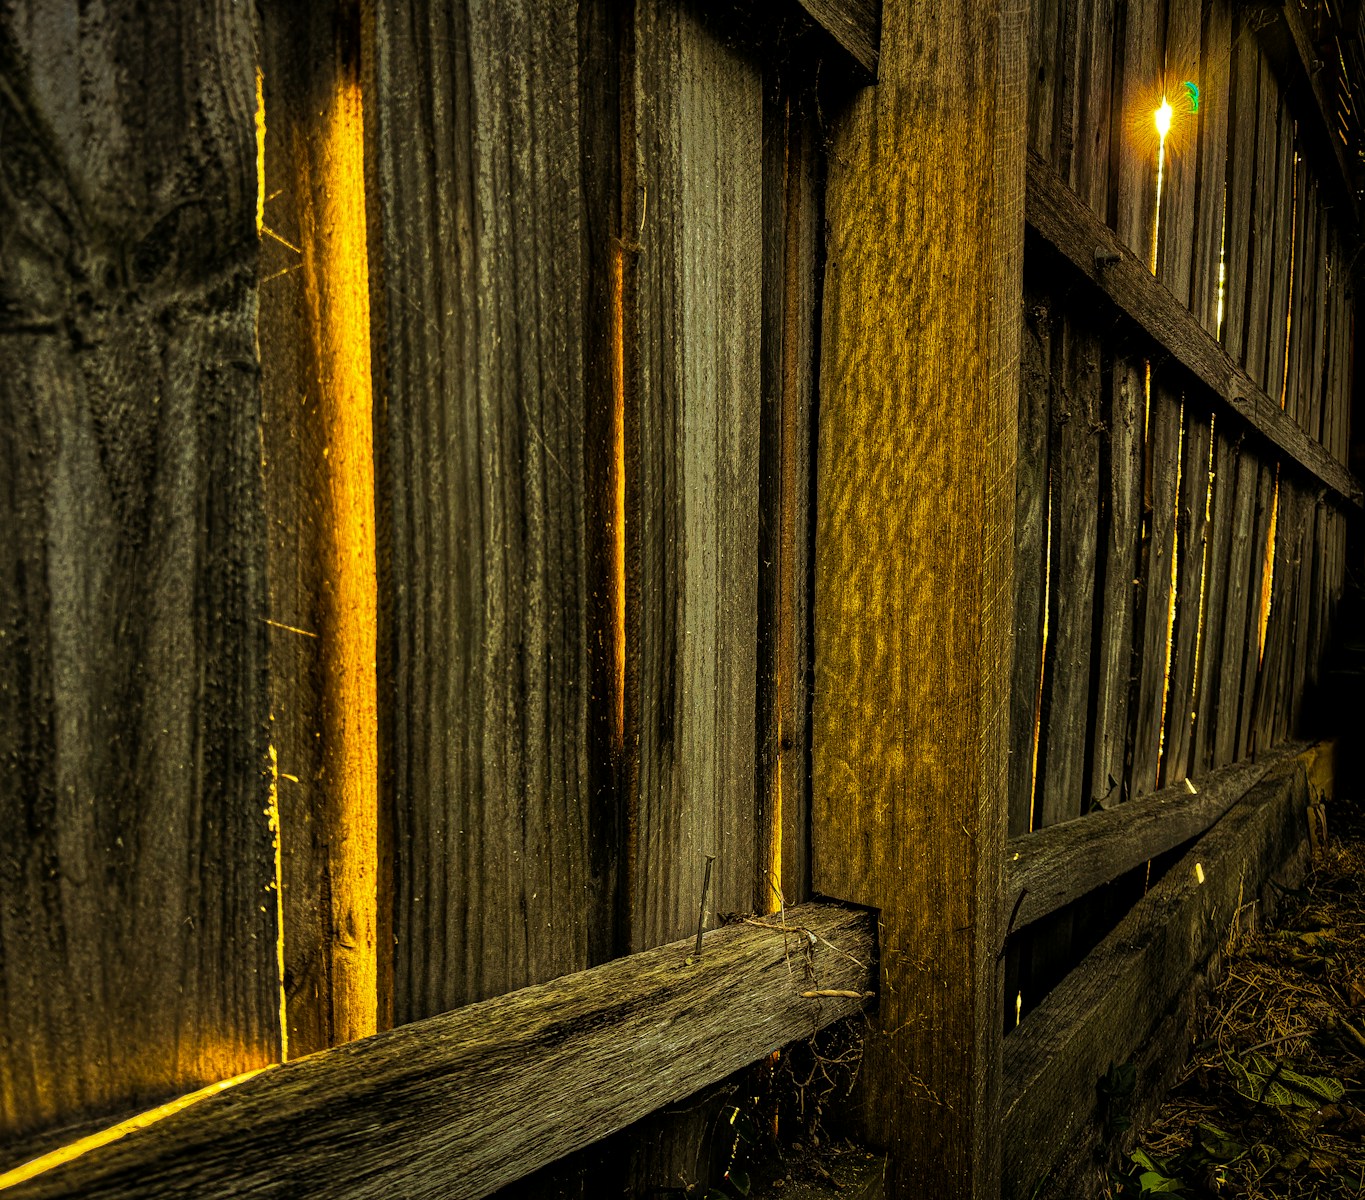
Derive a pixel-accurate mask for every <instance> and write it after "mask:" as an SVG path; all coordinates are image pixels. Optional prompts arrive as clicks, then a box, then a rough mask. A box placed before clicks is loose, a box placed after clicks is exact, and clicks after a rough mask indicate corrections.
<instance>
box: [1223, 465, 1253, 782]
mask: <svg viewBox="0 0 1365 1200" xmlns="http://www.w3.org/2000/svg"><path fill="white" fill-rule="evenodd" d="M1260 473H1261V468H1260V462H1259V461H1258V459H1257V458H1256V456H1255V454H1254V452H1253V451H1252V450H1249V449H1248V448H1247V445H1246V441H1245V440H1243V441H1242V442H1240V443H1239V446H1238V450H1237V466H1236V482H1235V483H1234V484H1233V497H1232V516H1231V537H1230V540H1229V549H1228V560H1227V561H1228V565H1227V586H1226V588H1225V590H1224V592H1223V612H1224V619H1223V639H1222V647H1221V650H1220V653H1219V666H1218V715H1217V721H1218V727H1217V731H1216V733H1215V735H1214V754H1213V765H1214V766H1217V767H1221V766H1225V765H1226V764H1227V763H1230V762H1233V761H1234V760H1235V759H1236V758H1237V757H1238V745H1239V743H1238V730H1239V729H1240V725H1239V720H1240V716H1241V709H1242V703H1243V700H1244V698H1245V697H1246V695H1247V694H1248V693H1247V692H1246V691H1244V690H1243V680H1244V669H1245V663H1246V646H1247V645H1248V643H1249V642H1250V641H1251V640H1252V639H1254V637H1255V631H1254V630H1253V629H1252V628H1251V623H1250V598H1249V579H1250V572H1251V559H1252V555H1253V554H1254V553H1255V551H1254V549H1253V546H1252V537H1253V531H1254V529H1255V520H1256V490H1257V486H1258V484H1259V482H1260ZM1249 631H1250V632H1249ZM1249 682H1250V684H1251V685H1254V683H1255V678H1254V676H1253V678H1252V680H1251V681H1249Z"/></svg>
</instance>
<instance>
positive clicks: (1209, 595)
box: [1194, 422, 1241, 773]
mask: <svg viewBox="0 0 1365 1200" xmlns="http://www.w3.org/2000/svg"><path fill="white" fill-rule="evenodd" d="M1227 424H1229V422H1219V423H1218V424H1217V427H1216V429H1215V433H1214V439H1213V440H1214V448H1213V480H1212V484H1211V487H1212V489H1213V491H1212V496H1211V502H1210V515H1209V526H1210V528H1209V532H1208V564H1207V568H1206V572H1205V576H1206V584H1205V590H1206V595H1205V598H1204V633H1203V636H1202V637H1201V638H1200V640H1199V689H1198V692H1197V694H1196V697H1195V705H1194V730H1195V732H1194V738H1195V744H1196V747H1197V749H1196V752H1195V755H1194V761H1195V762H1196V763H1197V766H1198V768H1199V771H1200V772H1201V773H1202V772H1203V771H1207V770H1209V769H1211V768H1212V767H1213V766H1214V764H1215V762H1216V761H1218V737H1217V735H1218V729H1219V723H1220V716H1219V714H1220V712H1221V711H1222V708H1223V705H1224V703H1225V702H1227V701H1229V700H1230V701H1232V702H1233V703H1235V697H1232V696H1231V695H1227V696H1225V694H1224V692H1223V680H1224V667H1225V664H1226V659H1225V654H1226V648H1225V642H1224V637H1223V633H1224V626H1225V623H1226V621H1227V619H1228V593H1229V580H1230V568H1229V561H1230V558H1231V555H1232V549H1233V537H1234V534H1235V530H1234V523H1235V516H1236V511H1237V510H1236V489H1237V461H1238V451H1239V446H1240V444H1241V432H1240V431H1237V432H1229V430H1228V429H1227V428H1225V426H1226V425H1227Z"/></svg>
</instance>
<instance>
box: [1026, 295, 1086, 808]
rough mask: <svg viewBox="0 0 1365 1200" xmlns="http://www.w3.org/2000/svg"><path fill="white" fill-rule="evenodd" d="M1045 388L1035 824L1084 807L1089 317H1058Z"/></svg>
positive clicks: (1076, 314)
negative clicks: (1053, 378) (1043, 626)
mask: <svg viewBox="0 0 1365 1200" xmlns="http://www.w3.org/2000/svg"><path fill="white" fill-rule="evenodd" d="M1058 330H1059V333H1060V337H1059V338H1058V339H1057V341H1058V345H1057V347H1056V351H1055V364H1056V366H1055V370H1056V372H1057V375H1058V386H1057V387H1055V388H1053V389H1052V393H1051V395H1052V406H1051V407H1052V411H1051V420H1050V425H1051V450H1050V454H1049V459H1048V462H1049V476H1050V480H1051V482H1050V487H1049V504H1048V508H1049V512H1050V516H1051V530H1050V533H1049V536H1048V544H1049V546H1050V549H1051V563H1050V564H1049V572H1050V575H1051V578H1052V579H1053V580H1055V581H1056V586H1055V587H1052V588H1050V589H1049V594H1048V610H1049V611H1048V619H1047V620H1048V638H1047V654H1046V658H1047V662H1046V665H1045V667H1044V681H1043V706H1042V724H1043V726H1044V729H1043V732H1042V734H1041V735H1040V736H1041V737H1042V739H1043V752H1042V753H1041V754H1040V757H1039V762H1040V770H1039V776H1038V780H1037V791H1036V796H1035V800H1034V805H1033V809H1034V826H1035V827H1036V826H1039V825H1052V824H1055V823H1056V822H1058V821H1065V820H1069V819H1070V818H1072V817H1078V816H1080V815H1081V813H1082V812H1083V811H1084V808H1085V796H1086V786H1085V784H1086V780H1085V770H1086V750H1087V738H1088V735H1089V732H1090V713H1091V709H1092V708H1093V705H1092V703H1091V664H1090V655H1091V647H1092V644H1093V641H1094V638H1093V636H1092V628H1091V627H1092V623H1093V618H1094V612H1095V549H1096V522H1097V515H1098V510H1099V465H1100V430H1101V428H1102V424H1101V418H1100V406H1101V395H1100V339H1099V336H1098V335H1097V333H1096V332H1095V331H1094V329H1093V328H1092V327H1091V326H1090V323H1089V322H1088V321H1087V320H1086V318H1085V317H1084V316H1083V315H1081V314H1079V313H1075V314H1067V315H1065V316H1063V317H1062V318H1061V320H1060V321H1059V322H1058Z"/></svg>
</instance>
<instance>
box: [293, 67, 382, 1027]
mask: <svg viewBox="0 0 1365 1200" xmlns="http://www.w3.org/2000/svg"><path fill="white" fill-rule="evenodd" d="M320 135H321V136H320V140H319V151H318V159H317V160H316V161H317V162H318V164H319V166H320V172H319V174H320V177H321V183H322V186H321V187H318V188H316V189H315V193H314V194H315V198H316V200H315V202H316V205H317V207H316V211H315V221H316V225H315V228H314V231H313V232H314V237H313V246H312V251H313V252H312V253H311V254H308V255H307V256H306V265H305V280H306V288H307V294H308V297H309V303H310V305H313V306H314V312H313V328H314V330H315V331H316V332H315V336H316V337H317V339H318V345H317V355H318V363H319V367H320V369H321V375H322V380H321V382H322V387H321V395H320V401H321V402H320V404H319V413H320V415H321V420H322V426H323V435H324V444H325V446H326V451H325V460H324V464H325V465H324V469H323V470H324V476H325V479H326V488H327V504H328V510H329V516H330V520H329V522H328V526H327V529H328V534H327V545H326V550H325V555H326V562H325V571H326V574H327V581H328V584H329V585H330V587H329V588H328V589H327V593H328V594H327V610H326V614H327V629H326V633H325V634H324V645H325V649H324V654H325V656H326V664H327V665H326V670H325V671H324V683H323V692H324V695H323V706H324V722H325V729H326V733H325V744H326V745H325V754H326V756H327V761H326V764H325V769H326V770H327V772H328V775H329V776H330V778H331V779H332V780H333V781H334V787H335V789H336V790H335V793H334V797H333V800H334V805H335V807H334V811H333V813H332V825H331V829H330V831H329V833H330V837H329V843H328V847H327V855H328V870H329V874H330V878H331V914H330V916H331V925H330V927H331V931H332V946H331V953H332V1005H333V1020H334V1035H335V1037H336V1039H337V1040H338V1041H342V1042H344V1041H351V1040H353V1039H355V1038H360V1037H366V1036H368V1035H369V1034H372V1033H374V1032H375V1031H376V1028H377V1020H378V959H377V953H378V946H377V927H378V863H379V848H378V834H379V785H378V774H379V772H378V725H379V721H378V696H377V689H378V683H377V679H376V676H375V659H376V655H377V644H376V631H375V627H376V623H377V619H378V617H377V613H378V596H377V590H378V583H377V567H376V552H375V515H374V434H373V428H374V405H373V396H372V392H371V374H370V276H369V257H368V250H367V245H366V211H365V149H364V111H363V107H362V97H361V90H360V85H359V82H358V81H356V80H349V81H346V82H343V83H342V84H341V85H340V86H339V87H338V88H337V89H336V92H335V93H334V95H333V96H332V97H331V104H330V105H329V107H328V108H327V109H326V110H325V111H324V113H323V114H322V115H321V118H320Z"/></svg>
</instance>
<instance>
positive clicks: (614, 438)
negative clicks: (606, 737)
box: [608, 241, 626, 751]
mask: <svg viewBox="0 0 1365 1200" xmlns="http://www.w3.org/2000/svg"><path fill="white" fill-rule="evenodd" d="M625 275H626V271H625V248H624V247H623V246H622V245H621V243H620V242H619V241H617V242H613V243H612V248H611V396H612V404H611V479H610V481H609V485H608V486H609V487H610V490H611V503H612V511H611V542H612V545H611V551H612V554H611V621H612V675H613V682H614V685H615V686H614V689H613V692H614V694H613V697H612V699H613V702H614V704H615V712H614V714H613V715H614V717H615V729H614V738H615V747H616V749H617V751H621V750H623V749H624V748H625V744H626V351H625V345H626V336H625V321H626V302H625Z"/></svg>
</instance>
